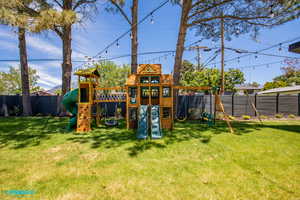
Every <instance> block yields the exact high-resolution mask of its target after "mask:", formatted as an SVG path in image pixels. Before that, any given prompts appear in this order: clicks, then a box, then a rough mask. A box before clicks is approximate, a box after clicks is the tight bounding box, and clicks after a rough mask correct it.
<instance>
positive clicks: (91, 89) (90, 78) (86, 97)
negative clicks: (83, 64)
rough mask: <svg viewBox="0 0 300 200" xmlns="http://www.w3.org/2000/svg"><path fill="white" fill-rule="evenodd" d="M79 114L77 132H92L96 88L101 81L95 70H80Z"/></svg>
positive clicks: (78, 73)
mask: <svg viewBox="0 0 300 200" xmlns="http://www.w3.org/2000/svg"><path fill="white" fill-rule="evenodd" d="M75 75H77V76H78V114H77V128H76V131H77V132H88V131H90V130H91V120H92V105H93V104H94V95H95V87H96V86H97V83H98V79H99V76H100V75H99V72H98V70H97V69H95V68H91V69H85V70H78V71H77V72H75Z"/></svg>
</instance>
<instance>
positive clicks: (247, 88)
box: [235, 86, 262, 90]
mask: <svg viewBox="0 0 300 200" xmlns="http://www.w3.org/2000/svg"><path fill="white" fill-rule="evenodd" d="M235 89H236V90H261V89H262V87H254V86H237V87H235Z"/></svg>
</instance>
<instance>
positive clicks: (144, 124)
mask: <svg viewBox="0 0 300 200" xmlns="http://www.w3.org/2000/svg"><path fill="white" fill-rule="evenodd" d="M147 136H148V106H147V105H141V106H140V112H139V119H138V129H137V138H138V139H146V138H147Z"/></svg>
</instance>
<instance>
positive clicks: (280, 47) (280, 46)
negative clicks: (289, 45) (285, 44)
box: [278, 43, 282, 51]
mask: <svg viewBox="0 0 300 200" xmlns="http://www.w3.org/2000/svg"><path fill="white" fill-rule="evenodd" d="M278 50H279V51H281V50H282V44H281V43H280V44H279V49H278Z"/></svg>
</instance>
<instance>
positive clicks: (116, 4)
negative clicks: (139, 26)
mask: <svg viewBox="0 0 300 200" xmlns="http://www.w3.org/2000/svg"><path fill="white" fill-rule="evenodd" d="M110 2H111V3H112V4H113V5H114V6H115V7H116V8H117V9H118V10H119V11H120V13H121V14H122V15H123V17H124V18H125V19H126V21H127V22H128V23H129V24H130V25H132V22H131V21H130V19H129V17H128V16H127V15H126V13H125V12H124V10H123V9H122V8H121V7H120V5H119V4H118V3H116V1H115V0H110Z"/></svg>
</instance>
